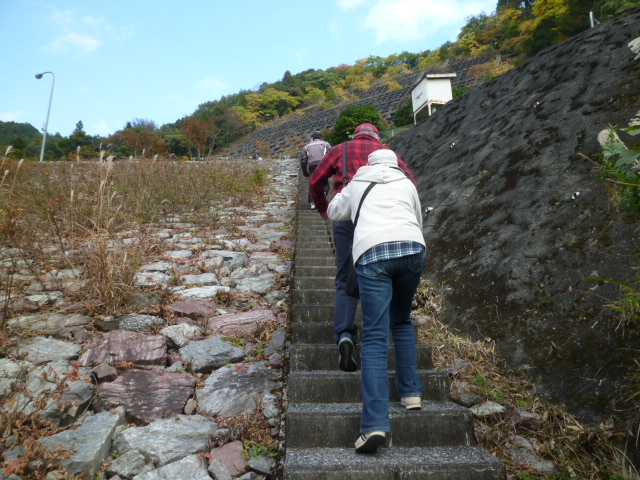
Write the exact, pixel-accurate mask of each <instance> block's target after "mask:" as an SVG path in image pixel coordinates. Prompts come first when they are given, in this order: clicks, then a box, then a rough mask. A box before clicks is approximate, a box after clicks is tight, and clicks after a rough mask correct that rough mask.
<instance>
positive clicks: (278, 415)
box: [0, 160, 298, 480]
mask: <svg viewBox="0 0 640 480" xmlns="http://www.w3.org/2000/svg"><path fill="white" fill-rule="evenodd" d="M262 167H264V168H265V169H268V171H269V185H268V187H267V189H266V191H267V195H268V198H267V199H265V200H264V202H263V203H262V204H261V205H260V206H259V207H257V208H254V209H247V208H241V207H227V208H223V207H220V208H218V210H217V214H218V215H219V220H218V221H217V222H215V223H213V224H210V226H206V225H203V224H202V223H200V222H199V223H192V222H190V221H189V218H188V217H185V218H168V219H166V221H165V222H163V223H161V224H158V225H153V226H150V228H149V229H147V231H146V232H145V233H144V235H145V236H146V240H148V239H149V237H151V238H152V239H153V242H154V243H155V245H156V248H154V249H153V251H154V252H155V254H154V257H153V258H150V259H149V261H148V262H146V263H143V265H142V266H141V267H140V268H139V270H138V272H137V274H136V279H135V283H136V286H137V289H138V292H137V294H136V295H135V297H134V298H133V299H132V301H131V304H130V308H129V311H127V312H123V313H122V314H119V315H117V316H110V317H104V316H101V317H92V316H88V315H85V314H84V313H83V312H82V311H75V310H74V306H73V304H72V302H71V301H70V300H69V298H71V297H72V296H73V292H74V291H77V290H78V289H82V288H85V287H86V278H85V273H84V272H83V271H82V270H79V269H66V270H52V271H48V272H38V273H41V275H40V276H38V277H34V276H33V272H34V269H33V268H29V266H28V264H29V261H28V260H22V261H18V262H16V261H15V259H16V257H17V256H18V255H21V254H22V252H18V251H15V250H12V249H10V248H4V249H2V250H0V258H1V259H2V265H3V269H2V274H3V275H5V279H6V278H7V276H9V275H11V276H12V282H13V283H14V284H16V285H17V286H18V287H19V290H18V289H16V291H14V295H13V296H12V298H11V302H12V310H13V311H14V312H16V314H15V315H14V316H13V317H12V318H10V319H9V320H8V322H7V323H8V325H7V331H8V333H9V335H10V336H9V342H8V344H7V345H5V346H4V351H3V355H2V357H3V358H1V359H0V392H1V393H2V395H3V399H4V402H3V404H4V407H3V415H4V417H5V419H7V420H9V419H11V418H14V419H15V418H18V415H19V414H21V415H24V416H29V415H32V416H35V417H37V418H38V419H39V420H42V421H46V422H50V423H46V422H43V423H42V425H49V426H50V429H51V431H52V432H57V433H53V434H51V435H48V436H44V437H43V438H41V439H40V445H41V446H42V447H43V448H44V450H45V451H46V450H49V451H53V450H54V449H56V448H57V447H62V448H64V449H70V450H72V451H73V452H74V453H73V454H72V455H71V456H69V457H68V458H67V459H66V460H65V461H64V466H65V467H66V469H67V470H68V471H69V472H70V473H72V474H81V475H84V476H85V478H91V479H93V478H97V477H95V475H96V472H102V473H101V477H100V478H103V479H110V480H124V479H135V480H161V479H166V478H185V479H186V478H188V479H191V480H198V479H207V480H210V479H211V478H216V479H227V478H228V479H230V478H232V477H233V478H241V479H244V480H250V479H254V480H255V479H260V478H264V477H265V476H268V475H271V474H272V473H274V471H275V468H276V465H275V462H274V459H273V458H272V455H269V453H270V452H271V453H275V452H276V451H277V450H278V444H279V443H278V438H279V436H280V427H281V421H282V418H283V414H284V412H283V411H282V405H281V401H282V385H283V369H282V367H283V348H284V341H285V334H286V325H287V306H288V297H289V293H288V290H289V275H290V270H291V261H290V257H291V253H292V248H293V241H292V238H291V235H292V233H291V232H292V229H293V220H294V217H295V205H294V199H295V192H296V191H297V176H298V165H297V162H296V161H291V160H280V161H268V162H267V161H265V162H264V165H262ZM231 225H232V226H231ZM141 235H142V233H141V232H135V231H133V232H130V233H129V234H123V235H120V236H119V238H118V242H120V243H121V245H122V246H123V247H124V246H126V245H131V244H135V243H136V242H139V241H141V238H140V236H141ZM14 267H16V268H17V269H14ZM17 291H20V292H21V294H20V295H17V294H16V292H17ZM22 418H24V417H22ZM242 418H244V419H245V421H244V422H235V423H234V421H233V419H242ZM14 426H15V425H14ZM5 427H6V425H5ZM56 427H67V428H62V429H57V428H56ZM250 428H253V429H255V431H256V434H255V437H252V436H251V433H250V431H249V430H248V429H250ZM265 432H266V433H265ZM241 434H242V437H243V439H244V442H243V441H241V440H240V435H241ZM265 435H266V437H267V438H269V439H273V442H267V441H265V439H264V437H265ZM27 438H28V437H26V436H24V435H21V432H20V430H19V429H16V430H15V431H13V432H12V435H10V436H9V437H8V438H5V444H4V445H3V446H2V447H3V448H2V449H1V450H3V451H4V458H3V460H4V463H3V467H4V468H5V469H6V470H5V472H8V473H6V477H4V478H7V479H11V480H18V479H20V478H21V477H20V476H19V474H18V473H19V472H20V471H21V467H20V465H21V463H22V462H38V461H39V460H38V458H36V457H34V455H33V452H36V451H37V445H35V446H34V444H32V443H30V444H26V443H25V440H26V439H27ZM267 444H269V445H267ZM247 453H248V454H249V455H246V454H247ZM11 472H14V473H11ZM176 472H179V473H176ZM0 477H3V475H0ZM44 478H45V479H46V480H54V479H59V478H65V476H64V474H63V473H62V472H50V473H48V474H47V476H46V477H44Z"/></svg>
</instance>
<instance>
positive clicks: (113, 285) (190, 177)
mask: <svg viewBox="0 0 640 480" xmlns="http://www.w3.org/2000/svg"><path fill="white" fill-rule="evenodd" d="M0 167H1V168H2V169H3V172H4V173H3V174H2V176H1V177H0V178H1V180H0V246H4V247H11V248H14V249H15V251H17V252H19V254H18V255H14V260H16V259H23V260H28V261H30V262H34V266H33V272H32V273H33V275H34V276H35V277H39V276H40V275H42V273H43V272H46V271H49V270H52V269H57V268H79V269H81V270H82V271H84V273H85V275H86V278H87V280H88V282H89V288H88V289H86V291H84V293H85V295H84V298H79V299H77V300H78V302H80V303H84V304H86V305H87V306H88V307H89V308H90V312H91V313H104V314H112V313H114V312H116V311H117V310H118V308H120V307H121V306H122V305H123V304H125V303H126V301H127V299H128V298H129V296H130V293H131V291H132V289H133V280H134V275H135V270H136V268H137V266H138V264H139V262H140V260H141V258H143V257H145V256H146V255H147V254H149V253H150V251H151V250H152V249H153V244H151V243H150V242H149V241H144V238H143V240H142V241H138V242H136V244H135V245H133V246H129V247H127V248H123V247H122V244H120V243H118V242H117V241H116V238H117V237H116V235H117V234H118V233H119V232H122V231H124V230H134V231H137V232H139V233H142V234H143V233H144V225H146V224H151V223H157V222H162V221H164V220H165V219H167V218H169V217H175V216H188V217H189V221H190V222H192V223H194V222H195V223H198V222H203V223H207V224H209V225H210V223H211V221H212V218H211V215H209V214H208V212H209V210H210V209H212V208H213V207H215V206H216V205H221V204H225V205H229V204H232V205H234V206H245V207H252V206H253V205H254V204H255V202H256V201H258V200H259V199H260V198H261V196H260V193H261V190H262V188H263V187H264V184H265V182H266V172H265V171H264V170H263V169H261V168H258V167H256V166H254V165H246V164H243V163H241V162H239V161H232V160H223V159H220V160H215V161H208V162H199V163H185V162H174V161H164V160H157V159H156V158H154V159H153V160H140V161H133V162H121V163H114V162H113V161H112V160H111V158H108V159H107V160H106V161H104V162H102V161H101V162H65V163H44V164H34V163H25V162H22V161H20V162H15V161H13V160H10V159H8V158H7V156H6V155H5V156H4V157H2V158H1V159H0ZM213 220H214V221H215V220H216V219H215V218H214V219H213ZM44 247H47V250H46V251H44V250H43V248H44ZM80 247H81V248H80ZM15 267H16V265H15V263H14V264H13V265H12V266H11V267H10V268H11V269H12V271H14V270H15ZM1 281H2V283H1V284H0V293H1V296H0V298H1V299H2V302H1V303H0V306H2V311H0V313H2V318H3V319H5V320H4V321H3V322H2V327H3V331H4V322H5V321H6V319H7V318H9V316H10V314H11V312H10V302H9V300H10V298H11V296H12V295H15V294H16V285H15V282H13V276H12V275H5V276H3V277H2V280H1Z"/></svg>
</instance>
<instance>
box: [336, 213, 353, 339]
mask: <svg viewBox="0 0 640 480" xmlns="http://www.w3.org/2000/svg"><path fill="white" fill-rule="evenodd" d="M352 243H353V222H351V220H347V221H344V222H333V244H334V245H335V247H336V263H337V269H336V300H335V305H334V308H333V339H334V340H335V341H336V342H338V341H339V340H340V337H341V336H342V335H343V334H347V335H349V336H350V337H351V340H352V341H353V343H354V344H355V343H356V340H357V339H358V331H357V327H356V324H355V318H356V310H357V308H358V299H357V298H354V297H350V296H349V295H347V292H346V291H345V288H346V286H347V262H349V261H351V244H352Z"/></svg>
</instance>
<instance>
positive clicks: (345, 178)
mask: <svg viewBox="0 0 640 480" xmlns="http://www.w3.org/2000/svg"><path fill="white" fill-rule="evenodd" d="M348 183H349V176H348V175H347V142H344V143H343V144H342V186H343V187H346V186H347V184H348Z"/></svg>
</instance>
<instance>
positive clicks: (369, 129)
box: [353, 123, 380, 138]
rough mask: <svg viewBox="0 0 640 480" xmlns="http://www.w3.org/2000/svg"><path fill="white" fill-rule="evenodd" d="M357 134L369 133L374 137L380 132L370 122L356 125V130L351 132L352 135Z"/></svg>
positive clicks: (355, 135)
mask: <svg viewBox="0 0 640 480" xmlns="http://www.w3.org/2000/svg"><path fill="white" fill-rule="evenodd" d="M358 135H371V136H372V137H375V138H380V132H378V129H377V128H376V126H375V125H372V124H370V123H361V124H360V125H358V126H357V127H356V131H355V132H353V136H354V137H357V136H358Z"/></svg>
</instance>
